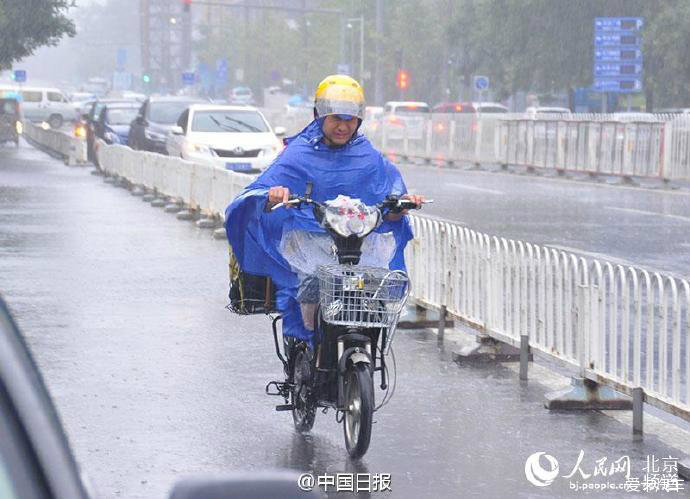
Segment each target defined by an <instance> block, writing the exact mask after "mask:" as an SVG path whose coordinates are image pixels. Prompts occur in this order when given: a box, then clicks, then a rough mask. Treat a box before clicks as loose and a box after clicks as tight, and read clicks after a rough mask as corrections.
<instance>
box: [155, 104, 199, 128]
mask: <svg viewBox="0 0 690 499" xmlns="http://www.w3.org/2000/svg"><path fill="white" fill-rule="evenodd" d="M191 104H192V102H151V103H150V104H149V119H150V120H151V121H153V122H154V123H160V124H162V125H173V124H175V123H176V122H177V119H178V118H179V117H180V114H182V111H184V110H185V109H187V108H188V107H189V106H190V105H191Z"/></svg>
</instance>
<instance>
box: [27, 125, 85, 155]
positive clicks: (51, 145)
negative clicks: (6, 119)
mask: <svg viewBox="0 0 690 499" xmlns="http://www.w3.org/2000/svg"><path fill="white" fill-rule="evenodd" d="M24 135H25V137H26V138H27V139H28V140H30V141H33V142H35V143H37V144H39V145H41V146H43V147H46V148H48V149H50V150H51V151H52V152H53V153H55V154H59V155H60V156H61V157H62V158H63V160H64V161H65V163H66V164H70V165H74V164H85V163H86V162H87V161H88V159H87V157H86V141H85V140H84V139H82V138H78V137H75V136H74V135H71V134H69V133H68V132H65V131H63V130H53V129H51V128H45V127H44V126H41V125H37V124H35V123H31V122H29V121H25V122H24Z"/></svg>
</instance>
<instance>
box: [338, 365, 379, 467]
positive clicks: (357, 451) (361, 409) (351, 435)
mask: <svg viewBox="0 0 690 499" xmlns="http://www.w3.org/2000/svg"><path fill="white" fill-rule="evenodd" d="M373 419H374V382H373V380H372V378H371V371H370V370H369V366H367V365H366V364H355V365H353V366H350V367H349V368H348V369H347V371H346V372H345V417H344V418H343V430H344V434H345V446H346V447H347V452H348V453H349V454H350V457H352V458H355V459H356V458H359V457H362V456H363V455H364V454H366V452H367V450H368V449H369V442H370V441H371V427H372V424H373Z"/></svg>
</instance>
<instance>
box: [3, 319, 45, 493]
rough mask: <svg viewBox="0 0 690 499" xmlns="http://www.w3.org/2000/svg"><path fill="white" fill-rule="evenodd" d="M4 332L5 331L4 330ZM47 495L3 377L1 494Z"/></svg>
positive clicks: (40, 473) (38, 468) (37, 465)
mask: <svg viewBox="0 0 690 499" xmlns="http://www.w3.org/2000/svg"><path fill="white" fill-rule="evenodd" d="M3 332H4V331H3ZM44 496H46V491H45V481H44V476H43V474H42V472H41V470H40V467H39V464H38V463H37V462H36V461H35V460H34V454H33V452H32V451H31V449H30V445H29V443H28V442H27V440H26V437H25V433H24V428H23V426H22V425H21V424H20V423H19V421H18V420H17V418H16V416H15V409H14V407H13V405H12V403H11V402H10V400H9V396H8V394H7V392H6V391H5V387H4V386H3V383H2V381H1V380H0V497H1V498H3V499H5V498H7V499H15V498H16V499H22V498H24V497H44Z"/></svg>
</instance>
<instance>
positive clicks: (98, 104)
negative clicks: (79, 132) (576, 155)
mask: <svg viewBox="0 0 690 499" xmlns="http://www.w3.org/2000/svg"><path fill="white" fill-rule="evenodd" d="M117 102H124V103H126V102H131V101H122V100H116V99H115V100H111V99H103V100H96V101H93V102H91V103H90V104H89V105H88V106H87V107H86V113H84V114H83V115H82V121H83V124H84V128H85V129H86V154H87V157H88V159H89V161H92V162H94V163H95V162H96V152H95V148H94V144H95V143H96V124H97V122H98V118H99V116H100V115H101V110H102V109H103V107H104V106H105V105H106V104H114V103H117Z"/></svg>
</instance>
